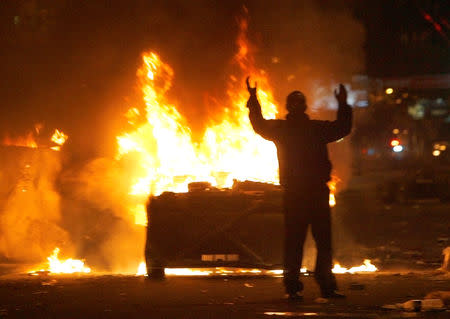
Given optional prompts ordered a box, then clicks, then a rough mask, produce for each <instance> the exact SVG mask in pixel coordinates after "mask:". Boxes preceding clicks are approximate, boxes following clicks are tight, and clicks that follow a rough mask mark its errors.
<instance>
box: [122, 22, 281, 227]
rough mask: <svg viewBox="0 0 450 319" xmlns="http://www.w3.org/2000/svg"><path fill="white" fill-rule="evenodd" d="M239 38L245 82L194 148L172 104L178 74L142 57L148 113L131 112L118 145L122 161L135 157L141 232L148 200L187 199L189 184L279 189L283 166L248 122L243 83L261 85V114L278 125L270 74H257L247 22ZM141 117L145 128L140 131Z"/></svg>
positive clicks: (232, 90)
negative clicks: (255, 184) (238, 183)
mask: <svg viewBox="0 0 450 319" xmlns="http://www.w3.org/2000/svg"><path fill="white" fill-rule="evenodd" d="M240 27H241V32H240V33H239V36H238V39H237V43H238V47H239V49H238V51H237V53H236V56H235V57H234V62H235V63H236V64H237V65H238V66H239V68H240V74H239V75H233V76H230V82H229V88H228V90H227V93H228V98H229V101H226V102H225V103H224V105H225V106H224V107H223V114H222V119H221V121H219V122H214V121H212V122H210V123H209V125H208V126H207V128H206V130H205V133H204V136H203V138H202V139H201V141H200V142H199V143H193V141H192V135H191V130H190V128H189V126H188V124H187V121H186V119H185V118H184V117H183V116H182V114H181V113H180V112H179V111H178V109H177V107H176V106H175V105H173V104H171V103H170V102H169V101H168V99H167V92H168V90H169V89H170V88H171V86H172V80H173V77H174V72H173V70H172V68H171V67H170V66H169V65H167V64H166V63H164V62H163V61H162V60H161V58H160V57H159V55H157V54H156V53H155V52H147V53H145V54H144V55H143V66H142V67H141V68H140V69H139V70H138V72H137V75H138V78H139V80H140V81H141V90H142V94H143V99H144V102H145V105H146V108H145V110H142V111H141V110H138V109H136V108H131V109H130V110H129V111H128V112H127V114H126V117H127V119H128V123H129V124H131V125H133V127H134V128H133V130H132V131H130V132H127V133H124V134H121V135H120V136H118V137H117V144H118V153H117V156H116V158H117V159H121V158H124V157H130V158H132V159H133V160H134V161H136V163H138V165H137V167H136V170H137V173H136V174H135V175H134V176H132V177H130V178H131V179H132V180H133V185H132V186H131V188H130V190H129V194H130V195H131V196H134V198H135V199H136V200H134V201H133V205H132V206H130V207H129V212H130V214H133V215H134V216H135V221H136V223H138V224H142V225H145V223H146V219H145V209H144V207H145V202H146V201H147V197H148V195H149V194H154V195H159V194H161V193H162V192H164V191H173V192H186V191H188V187H187V186H188V184H189V183H191V182H195V181H205V182H209V183H211V185H212V186H214V187H219V188H225V187H231V186H232V184H233V180H234V179H237V180H252V181H260V182H267V183H277V182H278V161H277V156H276V148H275V145H274V144H273V143H272V142H269V141H266V140H264V139H263V138H262V137H260V136H259V135H257V134H256V133H255V132H254V131H253V128H252V127H251V124H250V121H249V118H248V109H247V108H246V101H247V99H248V92H247V89H246V87H245V77H246V76H247V75H251V79H252V80H253V81H257V83H258V96H259V99H260V101H261V105H262V108H263V110H262V111H263V114H264V116H265V117H266V118H268V119H273V118H275V116H276V114H277V108H276V106H275V104H274V102H273V101H274V99H273V97H272V92H271V89H270V86H269V84H268V81H267V78H266V76H265V73H264V72H263V71H261V70H259V69H257V68H256V67H255V65H254V60H253V57H252V55H251V52H252V48H251V46H250V44H249V42H248V39H247V36H246V31H247V21H246V20H241V21H240ZM141 114H143V116H145V118H146V120H147V121H146V122H145V123H143V124H141V125H137V124H136V123H137V122H138V121H136V117H137V116H139V115H141Z"/></svg>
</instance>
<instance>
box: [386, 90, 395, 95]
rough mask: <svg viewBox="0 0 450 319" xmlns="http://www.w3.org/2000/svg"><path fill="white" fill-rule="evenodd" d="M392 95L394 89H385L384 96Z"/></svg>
mask: <svg viewBox="0 0 450 319" xmlns="http://www.w3.org/2000/svg"><path fill="white" fill-rule="evenodd" d="M392 93H394V89H393V88H387V89H386V94H388V95H389V94H392Z"/></svg>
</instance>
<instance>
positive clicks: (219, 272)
mask: <svg viewBox="0 0 450 319" xmlns="http://www.w3.org/2000/svg"><path fill="white" fill-rule="evenodd" d="M377 270H378V269H377V267H375V266H374V265H372V264H371V262H370V260H369V259H365V260H364V262H363V265H361V266H356V267H352V268H350V269H347V268H344V267H342V266H341V265H339V264H338V263H337V264H335V265H334V268H333V270H332V271H333V273H335V274H345V273H349V274H354V273H367V272H375V271H377ZM164 272H165V274H166V276H239V275H249V274H251V275H263V276H282V275H283V270H282V269H257V268H254V269H248V268H231V267H215V268H165V269H164ZM300 273H302V274H305V275H308V269H306V268H304V267H302V268H301V269H300ZM146 275H147V268H146V266H145V262H144V261H143V262H141V263H140V264H139V267H138V270H137V272H136V276H146Z"/></svg>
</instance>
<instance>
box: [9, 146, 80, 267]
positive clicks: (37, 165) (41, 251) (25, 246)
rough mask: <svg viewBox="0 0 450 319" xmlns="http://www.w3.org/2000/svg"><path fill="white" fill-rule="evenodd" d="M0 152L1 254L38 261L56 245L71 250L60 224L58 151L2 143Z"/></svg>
mask: <svg viewBox="0 0 450 319" xmlns="http://www.w3.org/2000/svg"><path fill="white" fill-rule="evenodd" d="M0 152H1V154H2V160H1V166H0V177H1V179H2V183H1V195H2V199H4V206H3V207H2V208H3V209H2V213H1V221H0V255H1V256H4V257H6V258H7V259H9V260H15V261H22V262H41V261H43V260H45V257H47V256H48V255H50V253H51V251H53V249H54V248H55V247H56V246H58V247H60V248H61V249H64V251H66V252H69V253H70V252H71V251H72V252H73V247H72V245H71V242H70V239H69V234H68V233H67V232H66V230H64V228H63V227H61V214H60V195H59V193H58V191H57V189H56V188H55V181H56V178H57V175H58V173H59V172H60V169H61V162H60V157H59V156H60V154H59V153H58V152H54V151H51V150H48V149H47V150H41V149H31V148H25V147H2V148H0Z"/></svg>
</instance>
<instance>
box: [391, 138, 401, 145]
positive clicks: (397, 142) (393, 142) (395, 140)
mask: <svg viewBox="0 0 450 319" xmlns="http://www.w3.org/2000/svg"><path fill="white" fill-rule="evenodd" d="M398 145H400V141H399V140H397V139H393V140H392V141H391V146H392V147H394V146H398Z"/></svg>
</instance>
